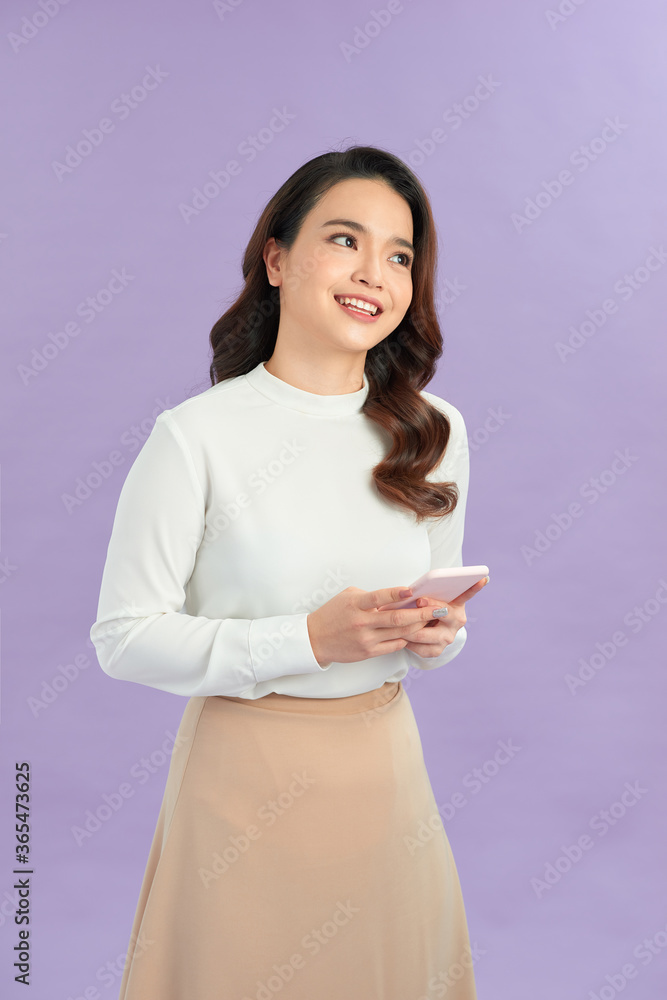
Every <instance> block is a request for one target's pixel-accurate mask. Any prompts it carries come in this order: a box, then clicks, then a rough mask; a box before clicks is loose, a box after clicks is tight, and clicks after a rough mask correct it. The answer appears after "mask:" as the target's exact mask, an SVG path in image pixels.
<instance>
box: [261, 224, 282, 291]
mask: <svg viewBox="0 0 667 1000" xmlns="http://www.w3.org/2000/svg"><path fill="white" fill-rule="evenodd" d="M262 257H263V258H264V263H265V264H266V276H267V278H268V279H269V284H270V285H276V286H278V285H282V283H283V282H282V272H281V270H280V265H281V262H282V250H281V249H280V248H279V247H278V245H277V243H276V241H275V239H274V238H273V236H272V237H271V238H270V239H269V240H267V241H266V245H265V247H264V250H263V252H262Z"/></svg>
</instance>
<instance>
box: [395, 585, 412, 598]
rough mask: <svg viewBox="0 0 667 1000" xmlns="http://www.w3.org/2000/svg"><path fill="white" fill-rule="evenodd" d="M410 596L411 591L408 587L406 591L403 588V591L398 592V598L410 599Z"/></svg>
mask: <svg viewBox="0 0 667 1000" xmlns="http://www.w3.org/2000/svg"><path fill="white" fill-rule="evenodd" d="M411 594H412V589H411V588H410V587H408V588H407V589H405V588H404V589H403V590H399V592H398V596H399V597H410V595H411Z"/></svg>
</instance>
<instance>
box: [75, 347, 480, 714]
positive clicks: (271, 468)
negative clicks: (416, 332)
mask: <svg viewBox="0 0 667 1000" xmlns="http://www.w3.org/2000/svg"><path fill="white" fill-rule="evenodd" d="M363 383H364V384H363V387H362V388H361V389H359V390H358V391H357V392H351V393H345V394H343V395H333V396H327V395H319V394H316V393H311V392H307V391H305V390H303V389H299V388H297V387H296V386H293V385H291V384H290V383H288V382H285V381H283V380H282V379H279V378H277V377H276V376H275V375H272V374H271V373H270V372H268V371H267V370H266V368H265V367H264V363H263V362H262V363H260V364H258V365H257V367H256V368H254V369H253V370H252V371H250V372H248V373H247V374H245V375H240V376H238V377H235V378H230V379H226V380H224V381H222V382H218V383H217V384H216V385H214V386H212V387H211V388H209V389H207V390H205V391H204V392H202V393H200V394H198V395H196V396H193V397H191V398H189V399H186V400H184V401H183V402H182V403H179V404H178V405H177V406H174V407H172V408H171V409H167V410H164V411H163V412H162V413H160V415H159V416H158V418H157V420H156V421H155V425H154V427H153V429H152V431H151V433H150V435H149V437H148V438H147V440H146V441H145V442H144V444H143V446H142V448H141V450H140V451H139V453H138V455H137V456H136V458H135V460H134V463H133V464H132V466H131V467H130V470H129V472H128V474H127V477H126V479H125V482H124V484H123V487H122V490H121V493H120V497H119V500H118V505H117V509H116V514H115V518H114V522H113V527H112V531H111V537H110V540H109V544H108V549H107V554H106V562H105V565H104V570H103V574H102V582H101V588H100V594H99V604H98V610H97V620H96V621H95V623H94V624H93V626H92V628H91V630H90V637H91V640H92V642H93V644H94V646H95V649H96V653H97V657H98V660H99V663H100V666H101V667H102V669H103V670H104V672H105V673H107V674H108V675H109V676H110V677H115V678H119V679H122V680H128V681H136V682H137V683H139V684H146V685H149V686H150V687H154V688H158V689H160V690H162V691H169V692H171V693H173V694H179V695H185V696H188V697H195V696H207V695H232V696H236V697H242V698H252V699H255V698H261V697H262V696H263V695H265V694H268V693H269V692H272V691H276V692H278V693H280V694H287V695H293V696H298V697H305V698H309V697H310V698H341V697H347V696H348V695H354V694H360V693H361V692H364V691H370V690H373V689H376V688H379V687H381V686H382V685H383V684H384V683H385V682H386V681H398V680H401V678H403V677H405V675H406V674H407V672H408V670H409V668H410V666H413V667H418V668H419V669H422V670H431V669H433V668H436V667H440V666H443V665H444V664H446V663H448V662H449V661H450V660H452V659H453V658H454V657H455V656H456V655H457V654H458V653H459V652H460V651H461V649H462V648H463V645H464V643H465V641H466V630H465V628H461V629H460V630H459V631H458V633H457V635H456V638H455V640H454V642H452V643H450V644H449V645H448V646H446V647H445V650H444V651H443V653H442V655H441V656H439V657H421V656H419V655H418V654H416V653H413V652H411V651H410V650H407V649H402V650H399V651H397V652H394V653H387V654H383V655H381V656H374V657H370V658H368V659H365V660H361V661H358V662H355V663H337V662H334V663H331V664H330V665H329V666H327V667H321V666H320V664H319V663H318V661H317V660H316V658H315V655H314V653H313V649H312V646H311V643H310V638H309V633H308V626H307V617H308V614H309V613H310V612H312V611H315V610H316V609H317V608H319V607H321V605H322V604H324V603H325V602H326V601H328V600H329V599H330V598H331V597H333V596H334V595H335V594H337V593H339V592H340V591H341V590H344V589H345V588H346V587H348V586H354V587H360V588H361V589H362V590H375V589H378V588H385V587H397V586H405V587H407V586H409V585H410V584H411V583H413V582H414V581H415V580H416V579H417V578H418V577H420V576H421V575H422V574H423V573H425V572H427V571H428V570H429V569H431V568H433V569H437V568H444V567H448V566H461V565H462V542H463V530H464V517H465V508H466V501H467V495H468V478H469V454H468V441H467V434H466V428H465V423H464V420H463V417H462V415H461V413H460V412H459V410H458V409H457V408H456V407H455V406H453V405H452V404H451V403H449V402H447V401H446V400H444V399H441V398H440V397H439V396H436V395H434V394H433V393H430V392H426V391H425V390H422V395H423V396H424V397H425V398H426V399H427V400H428V401H429V402H431V403H432V404H433V405H435V406H437V407H438V408H440V409H441V410H443V411H444V412H445V413H446V415H447V416H448V417H449V419H450V421H451V425H452V434H451V436H450V440H449V443H448V446H447V449H446V452H445V456H444V458H443V459H442V461H441V462H440V464H439V466H438V467H437V468H436V469H434V470H433V471H432V472H431V473H430V474H429V476H428V479H429V480H431V481H434V482H442V481H454V482H456V484H457V486H458V489H459V501H458V504H457V507H456V509H455V511H454V512H453V513H452V514H450V515H447V516H444V517H442V518H439V519H436V520H432V519H428V520H426V521H423V522H422V524H421V525H417V523H416V518H415V515H413V514H412V513H410V512H408V511H403V510H401V509H399V508H397V507H395V506H394V505H392V504H389V503H387V502H386V501H385V500H384V499H383V498H382V497H381V496H380V494H379V493H378V492H377V490H376V488H375V486H374V483H373V478H372V474H371V472H372V469H373V467H374V466H375V465H376V464H377V463H378V462H379V461H380V460H381V458H382V457H383V456H384V455H385V454H386V452H387V449H388V446H389V443H390V439H389V435H388V434H387V433H386V432H385V431H384V430H382V429H381V428H379V427H378V426H377V425H376V424H375V423H374V422H373V421H371V420H369V419H368V418H367V417H366V416H365V415H364V414H363V413H362V412H361V408H362V406H363V404H364V401H365V399H366V397H367V395H368V388H369V386H368V379H367V377H366V375H365V374H364V376H363Z"/></svg>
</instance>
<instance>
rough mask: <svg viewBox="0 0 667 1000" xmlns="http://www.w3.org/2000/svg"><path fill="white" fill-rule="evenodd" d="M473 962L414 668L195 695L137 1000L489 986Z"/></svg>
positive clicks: (434, 992) (140, 941) (133, 941)
mask: <svg viewBox="0 0 667 1000" xmlns="http://www.w3.org/2000/svg"><path fill="white" fill-rule="evenodd" d="M473 962H474V957H473V954H472V950H471V947H470V942H469V937H468V928H467V924H466V915H465V910H464V905H463V898H462V895H461V886H460V884H459V879H458V875H457V871H456V866H455V863H454V858H453V856H452V852H451V848H450V845H449V841H448V839H447V836H446V833H445V831H444V829H443V827H442V823H441V821H440V816H439V814H438V809H437V805H436V802H435V798H434V795H433V790H432V787H431V783H430V780H429V777H428V773H427V771H426V766H425V763H424V756H423V751H422V744H421V739H420V737H419V732H418V729H417V723H416V720H415V717H414V714H413V711H412V706H411V704H410V701H409V699H408V695H407V692H406V691H405V688H404V687H403V685H402V684H401V683H400V682H391V683H389V682H387V683H386V684H384V685H383V686H382V687H381V688H378V689H377V690H374V691H369V692H366V693H363V694H360V695H354V696H352V697H348V698H294V697H291V696H289V695H282V694H269V695H267V696H266V697H264V698H260V699H257V700H256V701H252V700H249V699H244V698H231V697H222V696H216V697H203V698H191V699H190V700H189V701H188V703H187V705H186V707H185V711H184V713H183V718H182V720H181V724H180V727H179V730H178V737H177V740H176V745H175V747H174V751H173V753H172V758H171V762H170V767H169V774H168V777H167V783H166V788H165V793H164V798H163V801H162V807H161V809H160V814H159V817H158V821H157V827H156V830H155V835H154V837H153V843H152V846H151V849H150V853H149V856H148V862H147V864H146V870H145V874H144V879H143V883H142V886H141V892H140V895H139V901H138V904H137V909H136V913H135V917H134V924H133V927H132V932H131V935H130V949H129V951H128V957H127V962H126V965H125V970H124V974H123V979H122V982H121V989H120V996H119V1000H274V998H280V1000H432V998H436V997H446V998H447V1000H476V992H475V982H474V973H473Z"/></svg>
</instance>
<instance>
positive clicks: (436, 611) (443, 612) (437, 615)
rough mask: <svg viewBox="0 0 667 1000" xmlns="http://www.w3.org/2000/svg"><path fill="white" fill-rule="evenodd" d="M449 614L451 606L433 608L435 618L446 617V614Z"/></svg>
mask: <svg viewBox="0 0 667 1000" xmlns="http://www.w3.org/2000/svg"><path fill="white" fill-rule="evenodd" d="M448 614H449V608H435V609H434V610H433V617H434V618H444V617H445V615H448Z"/></svg>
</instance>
